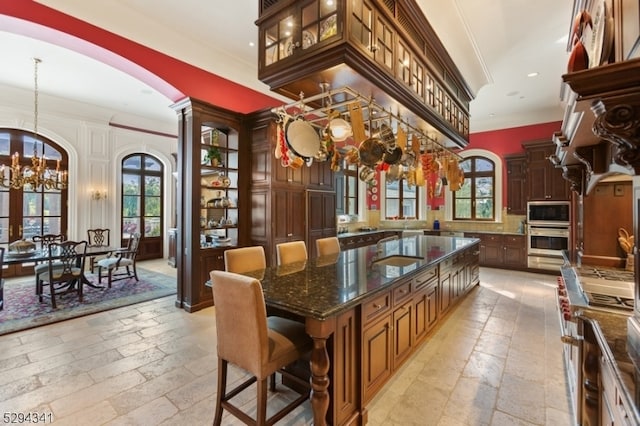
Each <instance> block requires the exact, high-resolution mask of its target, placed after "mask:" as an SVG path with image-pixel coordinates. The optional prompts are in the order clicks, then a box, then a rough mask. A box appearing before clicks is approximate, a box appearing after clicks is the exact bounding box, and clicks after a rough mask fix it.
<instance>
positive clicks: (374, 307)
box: [373, 303, 382, 311]
mask: <svg viewBox="0 0 640 426" xmlns="http://www.w3.org/2000/svg"><path fill="white" fill-rule="evenodd" d="M380 308H382V305H378V304H377V303H374V304H373V309H375V310H376V311H377V310H378V309H380Z"/></svg>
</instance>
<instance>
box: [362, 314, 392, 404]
mask: <svg viewBox="0 0 640 426" xmlns="http://www.w3.org/2000/svg"><path fill="white" fill-rule="evenodd" d="M390 321H391V319H390V316H389V315H387V316H385V317H383V318H382V319H381V320H380V321H378V322H376V323H375V324H373V325H372V326H371V327H368V328H367V329H366V330H365V331H364V332H363V334H362V388H363V401H362V403H363V404H364V403H366V402H368V401H369V400H370V399H371V398H372V397H373V395H375V393H376V391H377V390H378V389H380V388H381V387H382V385H384V383H385V382H386V380H387V379H388V378H389V377H390V376H391V368H392V367H391V356H392V349H391V345H392V342H393V339H392V336H391V323H390Z"/></svg>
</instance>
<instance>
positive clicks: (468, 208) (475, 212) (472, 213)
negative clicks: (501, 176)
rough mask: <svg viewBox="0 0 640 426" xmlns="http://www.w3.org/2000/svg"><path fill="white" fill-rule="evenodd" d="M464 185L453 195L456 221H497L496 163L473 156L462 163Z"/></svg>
mask: <svg viewBox="0 0 640 426" xmlns="http://www.w3.org/2000/svg"><path fill="white" fill-rule="evenodd" d="M460 167H461V168H462V170H463V171H464V184H463V185H462V187H461V188H460V189H458V190H457V191H455V192H454V193H453V219H454V220H490V221H493V220H495V216H496V215H495V209H496V200H495V181H496V170H495V163H494V162H493V161H492V160H490V159H488V158H485V157H480V156H471V157H468V158H466V159H465V160H464V161H461V162H460Z"/></svg>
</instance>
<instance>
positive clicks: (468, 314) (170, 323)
mask: <svg viewBox="0 0 640 426" xmlns="http://www.w3.org/2000/svg"><path fill="white" fill-rule="evenodd" d="M164 263H165V262H164V261H163V262H156V263H153V262H140V263H139V265H140V266H142V267H145V268H148V269H153V270H155V271H157V272H164V273H168V274H175V269H173V268H170V267H168V266H166V267H165V265H164ZM480 277H481V285H480V286H479V287H478V288H476V289H475V290H473V291H472V292H471V293H470V294H469V295H468V296H467V297H466V299H465V300H463V301H462V303H460V304H459V305H458V306H457V307H456V308H455V310H454V312H452V314H451V315H449V317H448V318H447V320H446V322H445V324H443V325H442V326H440V327H439V328H438V329H437V330H435V332H434V333H433V334H432V335H431V337H430V338H429V340H428V342H427V343H426V344H425V345H424V346H423V347H422V348H421V349H420V350H419V351H417V352H416V354H414V355H413V356H412V357H411V359H410V360H409V361H408V362H407V363H406V364H405V365H404V366H403V367H402V369H401V370H400V371H399V372H398V374H397V376H396V377H394V378H393V379H392V380H391V381H390V382H389V383H388V384H387V385H386V386H385V387H384V388H383V390H382V391H381V392H380V394H378V395H377V396H376V398H375V399H374V400H373V401H372V403H371V404H370V405H369V424H370V425H398V426H399V425H402V426H405V425H569V424H571V421H570V418H571V417H570V409H569V403H568V398H567V394H566V383H565V376H564V370H563V364H562V359H561V356H562V351H561V343H560V334H559V333H560V332H559V327H558V319H557V313H556V310H555V309H556V308H555V300H554V298H555V296H554V294H555V293H554V291H555V290H554V289H555V277H554V276H551V275H538V274H531V273H523V272H514V271H505V270H499V269H488V268H481V271H480ZM174 299H175V298H174V297H173V296H172V297H167V298H163V299H158V300H155V301H151V302H146V303H141V304H138V305H133V306H129V307H125V308H120V309H116V310H113V311H109V312H104V313H100V314H96V315H91V316H87V317H83V318H78V319H74V320H70V321H66V322H62V323H58V324H53V325H50V326H45V327H40V328H37V329H32V330H27V331H24V332H18V333H14V334H9V335H6V336H1V337H0V348H2V349H1V350H0V409H1V410H0V411H2V412H22V413H26V412H36V413H45V414H49V413H50V414H51V416H52V418H53V420H54V422H55V424H57V425H87V424H92V425H99V424H107V425H124V424H126V425H176V424H190V425H209V424H211V421H212V419H213V411H214V396H215V386H216V356H215V325H214V317H213V316H214V313H215V308H209V309H204V310H202V311H199V312H196V313H193V314H188V313H185V312H184V311H182V310H179V309H176V308H175V307H174ZM231 371H232V373H233V374H234V376H233V377H234V379H235V380H240V378H241V377H242V373H241V372H240V371H238V370H233V369H232V370H231ZM279 389H282V386H280V387H279ZM287 396H288V393H287V392H284V391H281V392H278V393H276V394H272V395H271V396H270V401H269V404H270V408H271V409H275V408H277V406H278V405H279V404H282V403H283V402H284V401H286V398H287ZM246 407H247V409H248V410H251V409H252V407H254V402H253V400H252V399H251V397H247V399H246ZM223 423H224V424H229V425H236V424H237V425H239V424H241V423H240V422H239V421H237V420H236V419H232V418H231V417H229V416H228V415H226V413H225V417H224V418H223ZM279 424H283V425H285V424H286V425H306V424H311V410H310V406H309V403H308V402H307V403H305V404H303V405H302V407H299V408H298V409H296V410H295V411H294V412H293V413H291V414H290V415H289V416H287V417H286V418H285V419H284V420H282V421H281V422H280V423H279Z"/></svg>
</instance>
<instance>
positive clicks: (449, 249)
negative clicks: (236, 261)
mask: <svg viewBox="0 0 640 426" xmlns="http://www.w3.org/2000/svg"><path fill="white" fill-rule="evenodd" d="M478 253H479V240H477V239H475V238H461V237H439V236H414V237H408V238H402V239H398V240H394V241H388V242H385V243H382V244H377V245H376V244H374V245H370V246H366V247H360V248H355V249H351V250H344V251H342V252H340V253H339V254H337V255H334V256H329V257H320V258H317V259H310V260H308V261H306V262H301V263H295V264H290V265H286V266H280V267H271V268H267V269H265V270H260V271H255V272H253V273H249V274H247V275H251V276H255V277H256V278H258V279H260V280H261V282H262V285H263V289H264V297H265V302H266V304H267V306H268V308H269V310H270V311H274V310H275V311H276V312H279V313H282V314H285V315H289V316H296V317H298V318H300V319H303V320H304V321H305V324H306V330H307V332H308V333H309V335H310V336H311V337H312V338H313V340H314V348H313V351H312V354H311V362H310V368H311V383H312V389H313V391H312V396H311V405H312V409H313V414H314V424H316V425H324V424H327V422H328V423H329V424H333V425H344V424H366V423H367V410H366V406H367V403H368V402H369V401H370V400H371V398H373V396H374V395H375V394H376V393H377V392H378V391H379V390H380V389H381V388H382V387H383V386H384V384H385V383H386V382H387V381H388V380H389V378H390V377H392V376H393V374H394V373H395V371H397V369H398V368H399V366H400V365H402V363H403V362H404V361H406V360H407V359H408V357H409V356H410V355H411V354H412V353H413V352H414V351H415V349H416V348H418V347H419V346H420V345H421V344H422V343H424V342H425V341H426V340H427V336H428V334H429V332H430V331H431V330H432V329H433V327H434V326H435V325H436V324H437V322H438V321H440V320H442V318H443V317H444V315H446V314H447V313H448V312H449V310H450V308H451V307H452V306H453V305H454V304H455V303H456V302H457V301H459V300H460V299H461V298H462V296H463V295H465V294H466V293H467V292H468V291H470V290H471V289H472V288H473V287H474V286H475V285H477V284H479V267H478Z"/></svg>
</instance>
